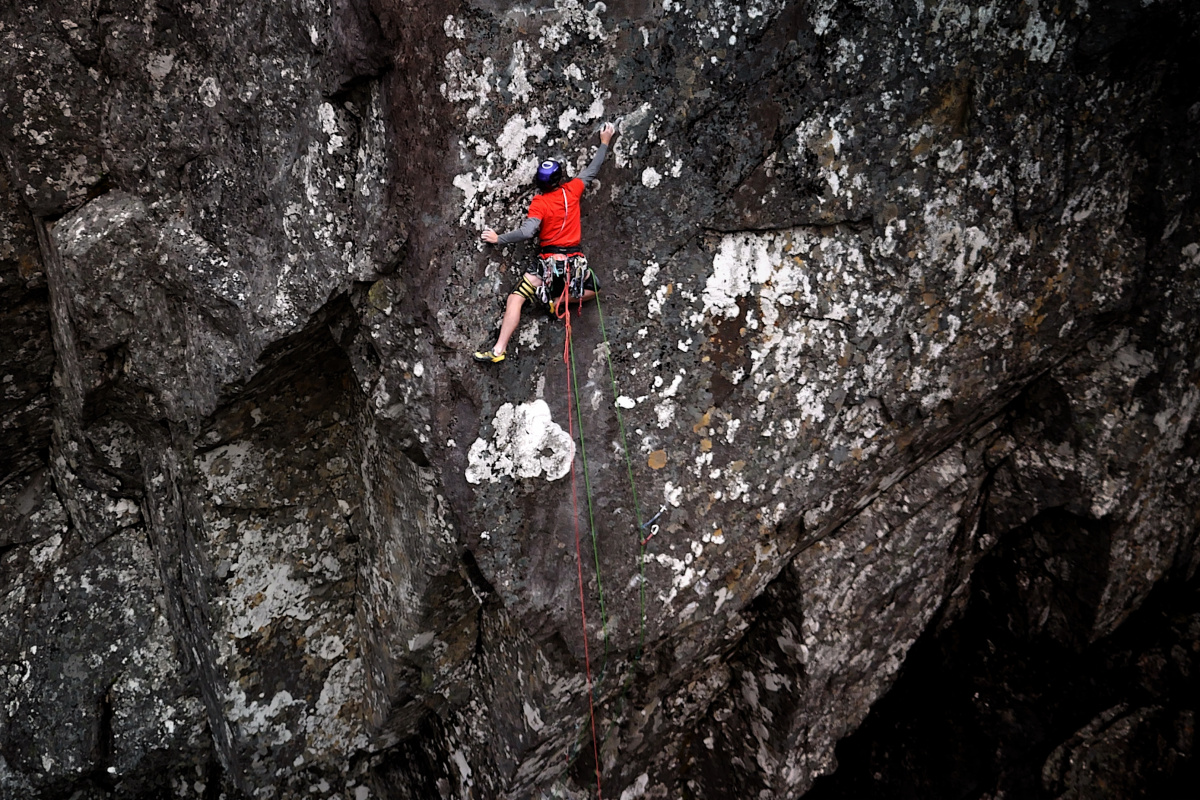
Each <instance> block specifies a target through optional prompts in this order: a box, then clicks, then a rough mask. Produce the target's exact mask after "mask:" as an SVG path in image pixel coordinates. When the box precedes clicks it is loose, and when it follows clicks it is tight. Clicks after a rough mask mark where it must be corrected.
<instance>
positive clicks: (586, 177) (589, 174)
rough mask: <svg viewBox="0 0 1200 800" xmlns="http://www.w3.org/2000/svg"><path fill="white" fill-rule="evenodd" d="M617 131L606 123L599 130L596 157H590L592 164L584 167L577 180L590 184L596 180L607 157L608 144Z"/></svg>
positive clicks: (609, 123) (610, 124)
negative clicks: (598, 144) (598, 147)
mask: <svg viewBox="0 0 1200 800" xmlns="http://www.w3.org/2000/svg"><path fill="white" fill-rule="evenodd" d="M616 131H617V129H616V127H615V126H614V125H613V124H612V123H611V122H606V123H604V125H603V126H602V127H601V128H600V149H599V150H597V151H596V155H594V156H593V157H592V163H590V164H588V165H587V166H586V167H584V169H583V171H582V172H580V173H579V180H581V181H583V182H584V183H591V182H592V181H594V180H596V176H597V175H599V174H600V167H601V166H602V165H603V164H604V157H605V156H606V155H608V143H609V142H611V141H612V137H613V134H614V133H616Z"/></svg>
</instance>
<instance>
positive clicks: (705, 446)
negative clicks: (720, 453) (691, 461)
mask: <svg viewBox="0 0 1200 800" xmlns="http://www.w3.org/2000/svg"><path fill="white" fill-rule="evenodd" d="M709 450H712V439H701V440H700V452H701V453H707V452H708V451H709Z"/></svg>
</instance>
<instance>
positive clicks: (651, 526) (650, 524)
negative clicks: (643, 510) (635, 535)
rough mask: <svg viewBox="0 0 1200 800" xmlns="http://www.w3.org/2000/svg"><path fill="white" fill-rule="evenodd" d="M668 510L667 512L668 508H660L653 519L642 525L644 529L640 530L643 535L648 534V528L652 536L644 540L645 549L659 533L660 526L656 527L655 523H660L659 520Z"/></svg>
mask: <svg viewBox="0 0 1200 800" xmlns="http://www.w3.org/2000/svg"><path fill="white" fill-rule="evenodd" d="M666 510H667V507H666V506H665V505H664V506H663V507H662V508H660V509H659V510H658V513H657V514H655V515H654V516H653V517H651V518H650V519H648V520H646V521H645V522H643V523H642V527H641V528H640V530H641V531H642V532H643V533H645V532H646V529H647V528H649V529H650V535H649V536H647V537H646V538H644V539H642V547H645V546H646V543H647V542H649V541H650V540H651V539H653V538H654V536H655V534H657V533H658V525H656V524H655V523H656V522H658V518H659V517H661V516H662V515H663V513H664V512H666Z"/></svg>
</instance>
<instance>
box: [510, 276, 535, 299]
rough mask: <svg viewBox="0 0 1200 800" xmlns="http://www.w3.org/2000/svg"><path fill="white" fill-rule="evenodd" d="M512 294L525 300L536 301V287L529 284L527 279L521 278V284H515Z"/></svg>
mask: <svg viewBox="0 0 1200 800" xmlns="http://www.w3.org/2000/svg"><path fill="white" fill-rule="evenodd" d="M512 294H519V295H521V297H524V298H525V299H526V300H536V299H537V287H536V286H534V285H533V284H532V283H530V282H529V278H526V277H525V276H523V275H522V276H521V282H520V283H519V284H517V288H515V289H513V290H512Z"/></svg>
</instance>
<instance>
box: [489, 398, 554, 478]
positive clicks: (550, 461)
mask: <svg viewBox="0 0 1200 800" xmlns="http://www.w3.org/2000/svg"><path fill="white" fill-rule="evenodd" d="M492 431H493V437H492V440H491V441H490V442H488V441H487V440H485V439H483V438H482V437H481V438H478V439H476V440H475V443H474V444H472V445H471V449H470V451H469V452H468V453H467V464H468V466H467V470H466V479H467V482H468V483H473V484H480V483H484V482H487V483H496V482H498V481H500V480H502V479H503V478H506V477H511V478H537V477H540V476H541V475H545V476H546V480H550V481H553V480H558V479H559V478H561V477H563V476H564V475H566V474H567V473H568V472H569V471H570V470H571V464H572V462H573V461H574V459H575V443H574V442H573V441H572V440H571V437H570V435H569V434H568V433H567V432H566V431H565V430H563V428H562V427H561V426H560V425H559V424H558V423H556V422H555V421H554V420H553V419H552V418H551V416H550V407H549V406H548V405H547V404H546V401H545V400H534V401H533V402H532V403H523V404H521V405H519V406H514V405H513V404H512V403H505V404H504V405H502V406H500V408H499V409H497V411H496V415H495V416H494V417H493V419H492Z"/></svg>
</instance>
